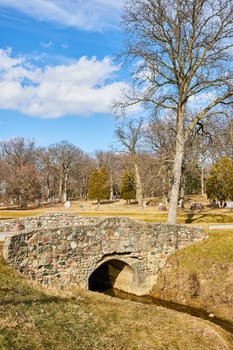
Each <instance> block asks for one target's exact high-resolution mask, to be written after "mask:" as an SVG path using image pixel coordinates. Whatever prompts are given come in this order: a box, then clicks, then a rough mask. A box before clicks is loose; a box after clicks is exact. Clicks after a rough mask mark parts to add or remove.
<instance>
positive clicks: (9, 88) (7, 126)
mask: <svg viewBox="0 0 233 350" xmlns="http://www.w3.org/2000/svg"><path fill="white" fill-rule="evenodd" d="M121 7H122V3H121V1H119V0H118V1H116V0H85V1H83V0H66V1H64V0H33V1H29V0H20V1H18V0H0V30H1V33H2V35H1V37H0V140H5V139H10V138H13V137H17V136H20V137H24V138H26V139H32V138H33V139H35V141H36V144H37V145H44V146H47V145H50V144H53V143H56V142H59V141H62V140H67V141H69V142H71V143H73V144H75V145H76V146H78V147H80V148H81V149H82V150H84V151H86V152H89V153H91V152H94V151H95V150H100V149H102V150H107V149H108V148H109V146H111V144H112V140H113V131H114V118H113V116H112V112H111V105H112V101H113V99H117V98H119V97H120V95H121V91H122V89H124V88H125V87H126V86H127V81H126V78H125V75H124V74H123V71H122V69H121V67H120V64H119V62H116V61H115V60H114V57H115V54H117V53H119V52H120V51H121V49H122V42H123V38H122V33H121V32H120V29H119V28H120V16H121V10H122V9H121Z"/></svg>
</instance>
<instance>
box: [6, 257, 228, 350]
mask: <svg viewBox="0 0 233 350" xmlns="http://www.w3.org/2000/svg"><path fill="white" fill-rule="evenodd" d="M0 315H1V317H0V349H1V350H11V349H12V350H64V349H65V350H103V349H105V350H137V349H138V350H153V349H154V350H167V349H180V350H187V349H191V348H192V349H193V350H200V349H202V350H207V349H208V350H209V349H212V350H218V349H226V350H227V349H228V350H230V349H233V345H232V342H231V339H230V337H229V336H228V335H227V334H226V333H225V332H223V331H222V330H220V329H219V328H218V327H216V326H214V325H210V324H209V323H208V322H207V321H202V320H198V319H195V318H193V317H190V316H188V315H185V314H180V313H176V312H175V311H171V310H166V309H163V308H157V307H155V306H151V305H143V304H139V303H133V302H129V301H121V300H118V299H113V298H110V297H108V296H104V295H101V294H98V293H93V292H86V291H80V290H75V289H73V290H70V291H63V292H62V291H59V290H58V291H53V290H51V289H50V290H49V289H48V290H44V289H42V288H40V287H37V286H36V285H33V284H31V283H30V282H28V281H26V280H25V279H24V278H23V277H22V276H21V275H20V274H19V273H18V272H16V271H14V270H13V269H12V268H10V267H9V266H6V265H5V264H4V263H3V262H2V261H1V263H0ZM190 344H192V347H190Z"/></svg>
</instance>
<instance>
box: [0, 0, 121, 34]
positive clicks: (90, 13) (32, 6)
mask: <svg viewBox="0 0 233 350" xmlns="http://www.w3.org/2000/svg"><path fill="white" fill-rule="evenodd" d="M1 6H2V7H10V8H14V9H17V10H18V11H21V12H22V13H25V14H27V15H29V16H31V17H33V18H36V19H39V20H41V21H52V22H56V23H60V24H62V25H65V26H72V27H77V28H81V29H84V30H97V31H98V30H102V29H104V28H106V27H112V26H117V24H116V23H117V22H118V20H119V16H120V12H121V6H122V0H118V1H116V0H85V1H83V0H65V1H64V0H33V1H28V0H20V1H19V0H1V1H0V7H1Z"/></svg>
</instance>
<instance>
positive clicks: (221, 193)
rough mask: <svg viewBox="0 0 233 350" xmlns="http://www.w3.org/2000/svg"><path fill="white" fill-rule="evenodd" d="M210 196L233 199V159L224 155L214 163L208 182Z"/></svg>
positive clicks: (219, 198)
mask: <svg viewBox="0 0 233 350" xmlns="http://www.w3.org/2000/svg"><path fill="white" fill-rule="evenodd" d="M206 193H207V196H208V198H210V199H217V200H220V201H221V200H223V201H225V200H227V199H230V200H233V161H232V160H231V159H230V158H228V157H223V158H222V159H221V160H220V161H219V162H218V163H215V164H213V165H212V167H211V170H210V176H209V177H208V179H207V182H206Z"/></svg>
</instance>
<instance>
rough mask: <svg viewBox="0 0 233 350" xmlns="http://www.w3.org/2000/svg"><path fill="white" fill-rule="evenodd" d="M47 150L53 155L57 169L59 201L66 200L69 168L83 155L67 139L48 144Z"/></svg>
mask: <svg viewBox="0 0 233 350" xmlns="http://www.w3.org/2000/svg"><path fill="white" fill-rule="evenodd" d="M49 152H50V153H51V155H52V157H53V162H54V165H55V166H56V167H57V168H58V169H59V193H58V198H59V201H62V202H65V201H66V200H67V190H68V189H67V186H68V181H69V177H70V172H71V169H72V167H73V166H74V164H75V163H77V161H78V160H79V159H80V158H81V157H82V156H83V151H81V150H80V149H79V148H77V147H76V146H74V145H72V144H70V143H69V142H67V141H61V142H59V143H57V144H55V145H52V146H50V148H49Z"/></svg>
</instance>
